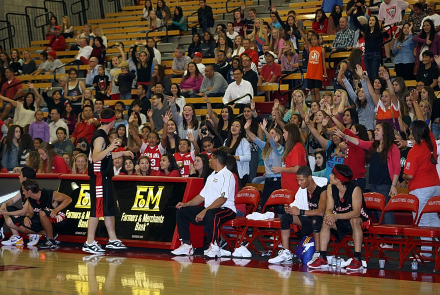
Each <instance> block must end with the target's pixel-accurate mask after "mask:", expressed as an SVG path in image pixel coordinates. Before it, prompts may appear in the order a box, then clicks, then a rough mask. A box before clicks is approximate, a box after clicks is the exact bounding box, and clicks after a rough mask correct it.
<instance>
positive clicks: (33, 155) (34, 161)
mask: <svg viewBox="0 0 440 295" xmlns="http://www.w3.org/2000/svg"><path fill="white" fill-rule="evenodd" d="M28 162H29V167H31V168H32V169H34V170H35V171H36V170H37V169H38V168H39V166H40V162H41V159H40V155H39V154H38V152H37V151H31V152H29V156H28Z"/></svg>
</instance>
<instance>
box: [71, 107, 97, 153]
mask: <svg viewBox="0 0 440 295" xmlns="http://www.w3.org/2000/svg"><path fill="white" fill-rule="evenodd" d="M82 114H83V118H84V119H83V120H82V121H81V122H79V123H78V124H77V125H76V128H75V131H74V132H73V134H72V137H71V138H70V140H71V141H72V143H73V144H77V139H78V138H82V137H84V138H85V139H87V142H90V141H91V140H92V137H93V133H94V132H95V131H96V127H97V126H99V121H97V120H95V119H94V118H93V111H92V107H91V106H84V107H83V111H82Z"/></svg>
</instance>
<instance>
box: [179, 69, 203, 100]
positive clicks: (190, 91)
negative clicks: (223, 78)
mask: <svg viewBox="0 0 440 295" xmlns="http://www.w3.org/2000/svg"><path fill="white" fill-rule="evenodd" d="M202 82H203V75H202V74H201V73H200V72H199V69H198V68H197V65H196V64H195V63H194V62H190V63H189V64H188V72H187V73H186V74H185V76H184V77H183V78H182V80H181V81H180V89H181V91H182V92H181V93H182V96H184V97H195V96H196V95H197V93H199V91H200V86H201V85H202Z"/></svg>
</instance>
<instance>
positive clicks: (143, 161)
mask: <svg viewBox="0 0 440 295" xmlns="http://www.w3.org/2000/svg"><path fill="white" fill-rule="evenodd" d="M150 162H151V161H150V158H149V157H148V156H142V157H140V158H139V161H138V164H137V165H136V166H135V167H134V169H135V170H136V175H139V176H149V175H151V165H150Z"/></svg>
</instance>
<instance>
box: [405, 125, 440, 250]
mask: <svg viewBox="0 0 440 295" xmlns="http://www.w3.org/2000/svg"><path fill="white" fill-rule="evenodd" d="M411 131H412V135H413V137H414V141H415V143H414V146H413V147H412V148H411V150H410V151H409V153H408V157H407V158H406V162H405V168H404V174H403V179H405V180H406V181H408V190H409V193H410V194H412V195H415V196H416V197H417V198H418V199H419V214H420V212H422V209H423V207H425V205H426V203H427V202H428V201H429V199H431V198H432V197H434V196H439V195H440V179H439V176H438V174H437V169H436V165H437V160H436V156H437V145H436V142H435V139H434V135H433V134H432V133H431V131H430V130H429V127H428V125H427V124H426V122H424V121H420V120H419V121H414V122H413V123H412V125H411ZM419 226H433V227H440V219H439V218H438V215H437V213H427V214H423V215H422V218H421V219H420V223H419ZM421 239H422V240H429V239H428V238H421ZM422 251H431V247H425V246H422ZM424 256H431V254H426V255H424Z"/></svg>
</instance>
